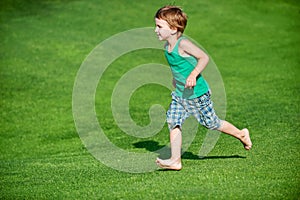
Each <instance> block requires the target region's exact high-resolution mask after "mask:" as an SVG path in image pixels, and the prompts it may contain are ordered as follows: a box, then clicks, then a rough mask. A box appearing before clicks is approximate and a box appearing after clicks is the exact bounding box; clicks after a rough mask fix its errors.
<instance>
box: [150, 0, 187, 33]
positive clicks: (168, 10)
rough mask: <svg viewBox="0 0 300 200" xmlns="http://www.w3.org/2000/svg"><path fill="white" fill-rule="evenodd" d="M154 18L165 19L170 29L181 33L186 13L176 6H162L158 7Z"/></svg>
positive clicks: (184, 25)
mask: <svg viewBox="0 0 300 200" xmlns="http://www.w3.org/2000/svg"><path fill="white" fill-rule="evenodd" d="M155 18H157V19H161V20H165V21H166V22H167V23H168V24H169V26H170V28H171V29H176V30H177V31H179V32H181V33H183V32H184V29H185V27H186V24H187V15H186V14H185V13H184V12H183V11H182V9H181V8H179V7H177V6H164V7H162V8H160V9H159V10H158V11H157V12H156V14H155Z"/></svg>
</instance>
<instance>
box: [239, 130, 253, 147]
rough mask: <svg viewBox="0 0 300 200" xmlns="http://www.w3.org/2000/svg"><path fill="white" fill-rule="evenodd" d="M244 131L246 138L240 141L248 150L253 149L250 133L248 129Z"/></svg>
mask: <svg viewBox="0 0 300 200" xmlns="http://www.w3.org/2000/svg"><path fill="white" fill-rule="evenodd" d="M242 131H243V132H244V136H243V137H242V138H241V139H240V141H241V142H242V143H243V145H244V148H245V149H246V150H250V149H251V148H252V142H251V139H250V134H249V131H248V129H246V128H244V129H243V130H242Z"/></svg>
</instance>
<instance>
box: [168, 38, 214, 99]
mask: <svg viewBox="0 0 300 200" xmlns="http://www.w3.org/2000/svg"><path fill="white" fill-rule="evenodd" d="M182 39H184V37H180V38H179V39H178V40H177V43H176V45H175V47H174V48H173V51H172V52H169V51H168V45H166V47H165V57H166V59H167V61H168V63H169V65H170V68H171V71H172V74H173V77H174V79H175V81H176V89H175V93H176V95H177V96H179V97H181V98H184V99H194V98H197V97H199V96H201V95H203V94H205V93H206V92H208V90H209V86H208V84H207V82H206V81H205V79H204V78H203V76H202V75H201V74H199V75H198V76H197V78H196V85H195V86H194V87H193V88H192V89H189V88H184V86H185V83H186V79H187V78H188V76H189V75H190V73H191V72H192V71H193V70H194V68H195V66H196V65H197V62H198V61H197V59H196V58H195V57H193V56H181V55H180V54H179V52H178V45H179V43H180V41H181V40H182Z"/></svg>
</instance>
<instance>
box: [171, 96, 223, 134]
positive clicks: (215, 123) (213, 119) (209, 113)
mask: <svg viewBox="0 0 300 200" xmlns="http://www.w3.org/2000/svg"><path fill="white" fill-rule="evenodd" d="M191 115H192V116H194V117H195V118H196V119H197V121H198V122H199V123H200V124H201V125H203V126H205V127H206V128H208V129H213V130H215V129H218V128H220V126H221V120H220V119H219V117H218V116H217V115H216V113H215V110H214V108H213V102H212V101H211V99H210V92H207V93H205V94H203V95H202V96H200V97H197V98H194V99H183V98H181V97H178V96H176V94H175V92H172V102H171V104H170V107H169V110H168V111H167V123H168V127H169V130H172V129H174V128H175V127H176V126H179V127H180V128H182V125H183V123H184V121H185V120H186V119H187V118H188V117H189V116H191Z"/></svg>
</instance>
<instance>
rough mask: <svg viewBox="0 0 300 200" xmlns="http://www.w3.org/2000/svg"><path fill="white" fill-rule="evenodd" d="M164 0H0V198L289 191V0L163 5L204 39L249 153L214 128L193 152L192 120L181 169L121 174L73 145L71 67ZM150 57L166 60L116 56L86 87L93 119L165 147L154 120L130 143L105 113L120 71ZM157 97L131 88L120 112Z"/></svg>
mask: <svg viewBox="0 0 300 200" xmlns="http://www.w3.org/2000/svg"><path fill="white" fill-rule="evenodd" d="M170 2H171V1H166V0H163V1H150V0H145V1H137V0H133V1H130V0H123V1H121V0H110V1H104V0H103V1H100V0H98V1H97V0H90V1H83V0H73V1H72V0H70V1H68V0H53V1H51V0H43V1H37V0H22V1H21V0H15V1H10V0H2V1H1V2H0V56H1V57H0V67H1V68H0V94H1V98H0V106H1V107H0V109H1V117H0V199H299V198H300V173H299V169H300V161H299V156H300V153H299V152H300V148H299V144H300V143H299V132H300V129H299V128H300V126H299V125H300V124H299V113H300V108H299V105H300V99H299V95H300V85H299V83H300V78H299V75H300V58H299V55H300V48H299V46H300V37H299V33H300V23H299V19H300V3H299V2H298V1H296V0H295V1H293V0H278V1H271V0H265V1H258V0H255V1H238V0H229V1H226V2H225V1H224V2H221V1H216V0H212V1H197V0H189V1H187V0H182V1H179V0H178V1H175V2H176V4H177V5H180V6H182V7H183V8H184V10H185V11H186V12H187V13H188V15H189V22H188V26H187V29H186V34H187V35H188V36H190V37H192V38H193V39H194V40H196V41H197V42H198V43H200V44H201V45H202V46H204V47H205V49H206V50H207V51H208V52H209V54H210V56H211V57H212V58H213V59H214V62H215V63H216V64H217V66H218V68H219V70H220V73H221V74H222V78H223V81H224V85H225V89H226V96H227V113H226V119H227V120H228V121H231V122H233V123H234V124H235V125H237V126H238V127H240V128H243V127H244V126H246V127H248V128H249V130H250V132H251V135H252V142H253V144H254V145H253V149H252V150H251V151H250V152H246V151H244V149H243V148H242V145H241V144H240V142H239V141H237V140H235V139H233V138H231V137H228V136H226V135H221V137H220V138H219V140H218V143H217V145H216V146H215V148H214V149H213V150H212V151H211V152H210V153H209V154H208V156H207V157H206V158H204V159H199V158H198V157H197V153H198V151H199V147H200V146H201V144H202V142H203V135H204V134H203V133H204V132H205V130H204V128H202V127H200V128H199V130H198V134H197V136H196V138H195V140H194V141H193V143H192V144H191V146H190V147H189V149H188V151H187V152H186V153H185V154H184V155H183V166H184V168H183V169H182V170H181V171H179V172H174V171H154V172H150V173H139V174H132V173H125V172H120V171H118V170H114V169H112V168H110V167H107V166H105V165H103V164H102V163H101V162H99V161H98V160H96V159H95V158H94V157H93V156H92V155H91V154H90V153H89V152H88V151H87V149H86V148H85V147H84V145H83V143H82V141H81V139H80V137H79V135H78V133H77V130H76V128H75V125H74V120H73V114H72V92H73V85H74V81H75V79H76V74H77V71H78V70H79V68H80V65H81V63H82V62H83V60H84V59H85V58H86V56H87V55H88V54H89V53H90V52H91V51H92V50H93V49H94V48H95V46H96V45H98V44H99V43H100V42H101V41H103V40H105V39H107V38H109V37H110V36H112V35H114V34H117V33H119V32H122V31H127V30H130V29H133V28H140V27H149V26H154V21H153V15H154V13H155V12H156V10H157V9H158V8H159V7H161V6H163V5H165V4H169V3H170ZM172 2H173V1H172ZM162 45H163V44H162ZM151 62H157V63H162V64H166V61H165V59H164V57H163V54H162V52H158V51H152V50H149V49H148V50H147V49H145V50H142V51H136V52H132V53H130V54H127V55H124V56H123V57H121V58H120V59H118V60H116V61H115V62H114V63H112V65H111V66H110V67H109V68H108V70H107V71H106V72H105V73H104V75H103V80H102V79H101V82H100V83H99V87H98V89H97V93H96V95H95V98H96V110H97V117H98V119H99V123H101V127H102V128H103V130H104V131H105V133H106V135H107V137H108V138H109V139H110V140H111V141H112V142H113V143H114V144H115V145H117V146H118V147H120V148H123V149H125V150H128V151H136V152H147V151H154V150H156V149H157V148H159V147H160V146H163V145H166V144H167V143H168V131H167V129H166V127H164V128H163V130H162V131H161V132H160V133H159V134H157V135H156V136H155V137H153V138H146V139H138V138H135V137H132V136H128V135H126V134H124V133H123V132H122V131H121V130H120V129H119V128H118V126H117V124H116V123H115V121H114V118H113V116H112V114H111V107H110V100H111V99H110V95H111V93H112V90H113V86H114V84H115V83H116V82H117V81H118V80H119V79H120V77H121V76H122V75H123V74H124V73H126V71H128V70H130V69H131V68H133V67H135V66H137V65H139V64H142V63H151ZM169 93H170V92H169V91H168V90H166V89H165V88H161V87H158V86H157V85H147V86H145V87H142V88H140V89H139V90H138V91H137V92H136V93H135V94H134V95H133V96H132V101H131V104H130V105H131V115H132V118H133V119H134V120H135V121H136V123H137V124H140V125H146V124H147V123H149V116H148V109H149V107H150V106H151V105H152V104H154V103H159V104H161V105H162V106H163V107H165V108H167V106H168V104H169V101H170V96H169Z"/></svg>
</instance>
